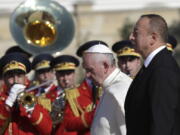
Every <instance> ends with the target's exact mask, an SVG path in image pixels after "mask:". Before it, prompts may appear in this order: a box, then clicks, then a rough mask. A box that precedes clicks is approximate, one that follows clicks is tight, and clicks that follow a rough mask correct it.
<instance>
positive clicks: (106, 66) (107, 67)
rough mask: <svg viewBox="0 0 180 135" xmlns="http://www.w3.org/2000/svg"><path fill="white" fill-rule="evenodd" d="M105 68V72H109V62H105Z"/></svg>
mask: <svg viewBox="0 0 180 135" xmlns="http://www.w3.org/2000/svg"><path fill="white" fill-rule="evenodd" d="M103 68H104V73H107V71H108V69H109V64H108V63H107V62H103Z"/></svg>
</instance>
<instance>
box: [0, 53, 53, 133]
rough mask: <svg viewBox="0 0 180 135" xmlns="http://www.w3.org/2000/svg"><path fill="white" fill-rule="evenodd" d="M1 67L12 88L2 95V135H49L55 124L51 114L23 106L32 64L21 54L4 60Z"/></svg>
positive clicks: (8, 85) (0, 129) (42, 109)
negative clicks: (26, 82) (27, 77)
mask: <svg viewBox="0 0 180 135" xmlns="http://www.w3.org/2000/svg"><path fill="white" fill-rule="evenodd" d="M0 63H1V65H0V72H2V74H3V79H4V82H5V84H6V86H7V88H8V91H6V92H4V93H1V95H0V108H1V109H0V134H2V135H12V134H13V135H37V134H39V135H40V134H42V135H49V134H50V133H51V130H52V121H51V118H50V115H49V113H48V111H47V110H46V109H45V108H44V107H43V106H42V105H40V104H38V103H37V102H32V104H23V103H25V102H23V100H20V99H22V97H21V96H20V95H21V94H22V92H25V91H24V90H25V89H26V86H25V81H26V74H27V73H28V72H29V71H30V70H31V64H30V62H29V60H28V59H27V58H26V57H24V56H23V55H22V54H20V53H11V54H8V55H5V56H3V57H2V58H1V60H0ZM20 101H21V102H20Z"/></svg>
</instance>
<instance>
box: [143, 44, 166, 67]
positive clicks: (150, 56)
mask: <svg viewBox="0 0 180 135" xmlns="http://www.w3.org/2000/svg"><path fill="white" fill-rule="evenodd" d="M165 47H166V46H161V47H159V48H157V49H156V50H154V51H153V52H151V53H150V54H149V55H148V57H147V58H146V59H145V60H144V66H145V67H148V65H149V64H150V62H151V61H152V59H153V58H154V57H155V56H156V54H158V53H159V52H160V51H161V50H162V49H164V48H165Z"/></svg>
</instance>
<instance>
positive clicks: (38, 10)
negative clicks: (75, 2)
mask: <svg viewBox="0 0 180 135" xmlns="http://www.w3.org/2000/svg"><path fill="white" fill-rule="evenodd" d="M74 29H75V28H74V21H73V18H72V15H71V14H70V13H69V12H68V11H67V10H66V9H65V8H64V7H63V6H61V5H60V4H59V3H58V2H56V1H52V0H26V1H25V2H24V3H22V4H20V5H19V6H18V7H17V8H16V9H15V11H14V12H13V14H12V16H11V18H10V30H11V34H12V36H13V38H14V39H15V41H16V42H17V43H18V44H19V46H20V47H21V48H22V49H24V50H25V51H27V52H29V53H31V54H34V55H36V54H39V53H53V52H57V51H60V50H62V49H64V48H66V47H67V46H68V45H69V44H70V42H71V41H72V39H73V37H74V32H75V30H74Z"/></svg>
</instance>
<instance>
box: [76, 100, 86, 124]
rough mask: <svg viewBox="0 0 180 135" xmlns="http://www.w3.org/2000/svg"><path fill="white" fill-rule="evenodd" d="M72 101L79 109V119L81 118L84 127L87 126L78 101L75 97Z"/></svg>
mask: <svg viewBox="0 0 180 135" xmlns="http://www.w3.org/2000/svg"><path fill="white" fill-rule="evenodd" d="M74 101H75V104H76V106H77V108H78V110H79V111H80V115H81V120H82V122H83V124H84V126H85V127H88V124H87V122H86V119H85V117H84V110H83V109H82V108H81V106H80V105H79V103H78V101H77V98H76V99H74Z"/></svg>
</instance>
